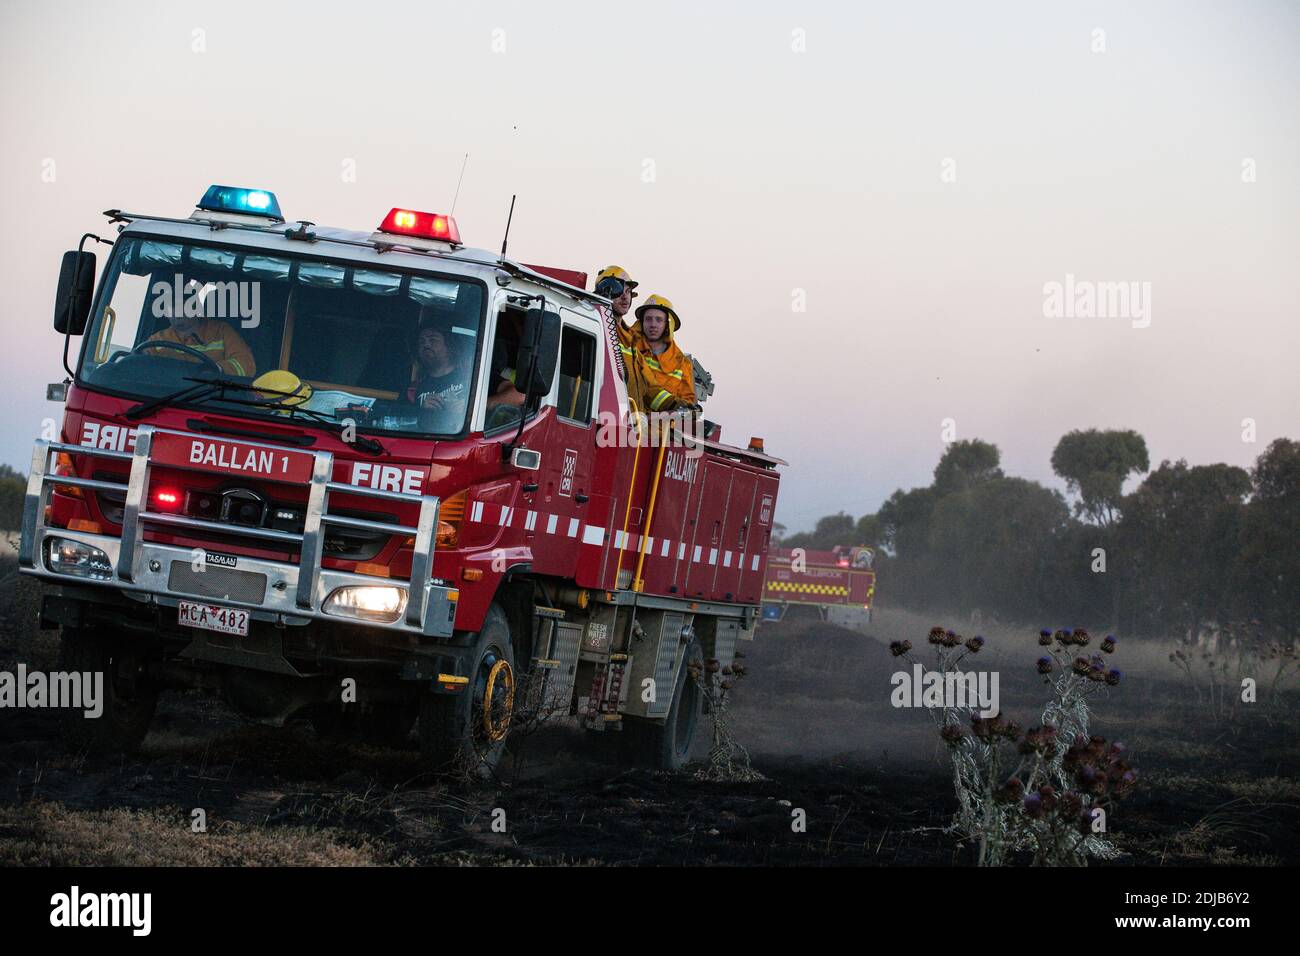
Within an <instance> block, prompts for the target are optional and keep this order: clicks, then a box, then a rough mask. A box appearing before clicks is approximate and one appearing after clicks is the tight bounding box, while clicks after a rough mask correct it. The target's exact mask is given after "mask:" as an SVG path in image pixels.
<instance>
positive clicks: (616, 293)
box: [596, 266, 637, 365]
mask: <svg viewBox="0 0 1300 956" xmlns="http://www.w3.org/2000/svg"><path fill="white" fill-rule="evenodd" d="M636 287H637V283H635V282H633V281H632V279H631V277H630V276H628V274H627V270H626V269H624V268H623V267H622V266H605V268H603V269H601V270H600V272H598V273H596V295H600V296H604V297H605V298H606V299H609V302H610V307H611V308H612V309H613V310H614V321H613V322H612V323H611V330H612V331H613V332H614V334H615V335H616V336H618V348H619V351H621V352H622V353H623V364H624V365H631V364H632V359H633V354H632V326H630V325H628V324H627V322H626V321H625V318H624V317H625V316H626V315H627V314H628V312H630V311H631V309H632V300H633V299H635V298H636Z"/></svg>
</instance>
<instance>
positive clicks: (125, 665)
mask: <svg viewBox="0 0 1300 956" xmlns="http://www.w3.org/2000/svg"><path fill="white" fill-rule="evenodd" d="M59 669H60V670H61V671H63V672H65V673H79V674H82V675H83V677H82V682H83V683H82V686H83V687H85V688H87V692H90V691H91V690H93V689H94V688H95V685H96V684H97V683H98V684H99V699H98V701H96V702H95V703H96V704H97V705H98V706H97V708H96V707H90V706H87V707H69V708H65V710H64V711H63V715H62V717H63V734H64V739H65V741H66V742H67V743H68V744H69V745H71V746H72V747H74V748H77V749H80V748H90V749H99V750H104V751H110V752H128V753H129V752H130V751H133V750H135V749H136V748H137V747H139V746H140V743H141V741H143V740H144V737H145V734H147V733H148V732H149V724H150V723H151V722H152V721H153V714H154V709H155V708H156V707H157V705H158V691H157V688H156V687H154V686H153V684H152V682H150V681H149V679H148V678H147V677H146V676H145V675H144V674H143V673H142V670H143V669H142V667H141V661H140V659H139V658H137V657H135V656H133V655H128V654H123V653H122V652H121V650H120V649H119V648H118V647H116V646H115V644H114V642H113V640H112V636H111V635H110V634H106V633H101V632H97V631H91V630H80V629H72V628H65V629H64V631H63V647H62V649H61V651H60V654H59ZM87 680H89V683H88V684H87V683H86V681H87ZM83 703H86V704H90V700H89V699H88V698H87V699H86V700H85V701H83ZM94 709H98V710H99V711H100V712H99V714H98V715H97V716H94V717H91V716H87V714H86V711H87V710H94Z"/></svg>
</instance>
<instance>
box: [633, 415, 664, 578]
mask: <svg viewBox="0 0 1300 956" xmlns="http://www.w3.org/2000/svg"><path fill="white" fill-rule="evenodd" d="M667 451H668V423H667V422H664V423H663V432H662V433H661V434H660V436H659V461H658V462H657V463H656V464H655V480H654V484H652V485H651V486H650V506H649V507H648V508H647V509H646V515H645V527H644V528H643V529H642V532H641V550H640V555H639V556H638V557H637V560H636V574H634V575H633V576H632V590H633V591H641V590H643V589H644V588H645V579H644V578H642V577H641V570H642V568H644V567H645V550H646V542H647V541H648V540H650V528H651V527H653V525H652V522H653V521H654V518H655V501H656V499H658V497H659V479H660V478H661V477H663V473H664V454H665V452H667Z"/></svg>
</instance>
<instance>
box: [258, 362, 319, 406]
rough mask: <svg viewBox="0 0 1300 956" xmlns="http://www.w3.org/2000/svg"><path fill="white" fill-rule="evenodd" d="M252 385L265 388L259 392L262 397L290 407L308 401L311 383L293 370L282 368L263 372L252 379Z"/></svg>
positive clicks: (310, 393)
mask: <svg viewBox="0 0 1300 956" xmlns="http://www.w3.org/2000/svg"><path fill="white" fill-rule="evenodd" d="M253 387H254V388H256V389H265V391H263V392H261V395H262V397H263V398H267V399H270V400H272V401H274V402H275V403H276V404H279V405H288V406H291V407H297V406H299V405H302V404H304V403H306V402H308V401H310V400H311V395H312V387H311V383H309V382H304V381H303V380H302V379H300V378H299V377H298V376H297V375H294V374H293V372H290V371H289V370H288V369H284V368H277V369H272V370H271V371H269V372H263V373H262V374H261V375H259V376H258V377H257V378H255V379H253Z"/></svg>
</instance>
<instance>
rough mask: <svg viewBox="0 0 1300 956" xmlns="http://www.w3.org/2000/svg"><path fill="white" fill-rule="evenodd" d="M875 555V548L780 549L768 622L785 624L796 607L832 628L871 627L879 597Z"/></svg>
mask: <svg viewBox="0 0 1300 956" xmlns="http://www.w3.org/2000/svg"><path fill="white" fill-rule="evenodd" d="M875 557H876V555H875V552H874V551H873V550H872V549H871V548H850V547H843V546H837V547H835V548H833V549H832V550H830V551H808V550H805V549H803V548H774V549H773V550H772V555H771V557H770V559H769V560H768V566H767V582H766V583H765V584H764V586H763V620H765V621H781V620H784V619H785V617H786V615H787V614H788V613H789V612H790V611H791V609H792V608H795V609H798V610H807V611H811V612H814V613H815V614H816V615H817V617H818V618H820V619H821V620H823V621H826V622H828V623H830V624H838V625H839V626H840V627H847V628H853V629H857V630H863V629H865V628H866V626H867V625H868V624H870V623H871V604H872V601H873V599H874V598H875V596H876V572H875V571H874V570H873V568H872V565H873V564H874V563H875Z"/></svg>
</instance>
